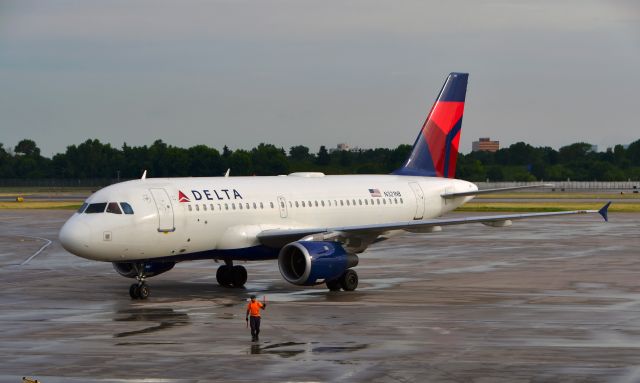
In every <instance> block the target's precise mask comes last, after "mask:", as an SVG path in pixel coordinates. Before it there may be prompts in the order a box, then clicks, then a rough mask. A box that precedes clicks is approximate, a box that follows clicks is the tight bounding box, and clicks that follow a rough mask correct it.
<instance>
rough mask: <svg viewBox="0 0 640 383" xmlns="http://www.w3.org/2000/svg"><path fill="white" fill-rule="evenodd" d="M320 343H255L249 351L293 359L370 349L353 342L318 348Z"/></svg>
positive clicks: (253, 353) (366, 345)
mask: <svg viewBox="0 0 640 383" xmlns="http://www.w3.org/2000/svg"><path fill="white" fill-rule="evenodd" d="M319 343H320V342H309V343H303V342H284V343H275V344H270V345H266V346H263V345H260V344H257V343H254V344H252V345H251V348H250V350H249V352H250V354H252V355H257V354H261V355H262V354H264V355H277V356H280V357H282V358H291V357H294V356H296V355H300V354H304V353H306V354H325V353H341V352H354V351H359V350H364V349H366V348H368V347H369V345H368V344H352V342H348V343H349V345H347V346H343V345H333V346H332V345H327V346H318V344H319Z"/></svg>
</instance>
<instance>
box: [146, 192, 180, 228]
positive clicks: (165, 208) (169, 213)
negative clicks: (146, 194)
mask: <svg viewBox="0 0 640 383" xmlns="http://www.w3.org/2000/svg"><path fill="white" fill-rule="evenodd" d="M149 191H150V192H151V195H152V196H153V201H154V202H155V203H156V209H158V231H159V232H163V233H167V232H171V231H175V230H176V227H175V225H174V224H173V206H172V205H171V199H170V198H169V194H168V193H167V191H166V190H164V189H149Z"/></svg>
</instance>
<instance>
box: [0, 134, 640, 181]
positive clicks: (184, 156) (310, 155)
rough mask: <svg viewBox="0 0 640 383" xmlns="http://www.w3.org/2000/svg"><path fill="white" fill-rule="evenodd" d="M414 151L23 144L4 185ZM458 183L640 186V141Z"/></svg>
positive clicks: (251, 168)
mask: <svg viewBox="0 0 640 383" xmlns="http://www.w3.org/2000/svg"><path fill="white" fill-rule="evenodd" d="M410 152H411V145H400V146H398V147H397V148H395V149H387V148H377V149H365V150H357V151H329V150H327V148H326V147H325V146H321V147H320V149H319V150H318V152H317V153H314V152H311V151H310V149H309V148H308V147H306V146H302V145H298V146H293V147H291V148H289V150H288V151H286V150H285V149H284V148H279V147H276V146H275V145H272V144H264V143H262V144H260V145H258V146H257V147H254V148H253V149H251V150H244V149H236V150H231V149H229V148H228V147H227V146H225V147H224V148H223V149H222V152H220V151H218V150H217V149H214V148H211V147H209V146H206V145H196V146H192V147H190V148H180V147H177V146H172V145H168V144H167V143H165V142H163V141H162V140H156V141H155V142H154V143H153V144H151V145H150V146H147V145H144V146H129V145H127V144H126V143H125V144H124V145H123V146H122V148H115V147H112V146H111V145H110V144H108V143H102V142H100V141H99V140H96V139H89V140H87V141H85V142H83V143H81V144H79V145H71V146H68V147H67V149H66V151H65V152H64V153H58V154H55V155H54V156H52V157H51V158H47V157H44V156H42V155H41V153H40V148H38V146H37V144H36V143H35V142H34V141H33V140H29V139H24V140H22V141H20V142H19V143H18V144H17V145H16V146H15V147H14V148H13V150H11V149H7V148H5V147H4V145H3V144H2V143H0V178H5V179H46V178H59V179H91V178H109V179H132V178H139V177H140V175H141V174H142V172H143V171H144V170H147V172H148V174H149V176H150V177H180V176H185V177H189V176H193V177H198V176H221V175H223V174H224V173H225V171H226V170H227V169H231V174H232V175H233V176H246V175H278V174H287V173H291V172H296V171H318V172H324V173H326V174H351V173H355V174H386V173H390V172H391V171H393V170H395V169H397V168H399V167H400V166H402V164H403V162H404V161H405V160H406V158H407V157H408V155H409V153H410ZM456 177H457V178H462V179H466V180H469V181H486V180H490V181H540V180H544V181H564V180H567V179H569V180H572V181H594V180H596V181H626V180H629V179H631V180H640V140H637V141H634V142H633V143H631V144H630V145H628V146H626V147H625V146H623V145H616V146H615V147H614V148H611V149H607V150H606V151H604V152H595V151H593V150H592V145H590V144H588V143H583V142H580V143H575V144H571V145H568V146H563V147H561V148H560V149H559V150H555V149H553V148H550V147H533V146H531V145H529V144H526V143H524V142H518V143H515V144H513V145H511V146H509V147H508V148H503V149H500V150H498V151H497V152H495V153H490V152H471V153H469V154H460V155H459V156H458V163H457V171H456Z"/></svg>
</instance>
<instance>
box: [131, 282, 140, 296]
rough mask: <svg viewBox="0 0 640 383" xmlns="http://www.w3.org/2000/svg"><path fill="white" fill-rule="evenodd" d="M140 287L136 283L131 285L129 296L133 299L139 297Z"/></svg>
mask: <svg viewBox="0 0 640 383" xmlns="http://www.w3.org/2000/svg"><path fill="white" fill-rule="evenodd" d="M139 290H140V289H139V288H138V284H137V283H134V284H132V285H131V286H130V287H129V296H130V297H131V299H138V292H139Z"/></svg>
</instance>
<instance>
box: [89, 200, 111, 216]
mask: <svg viewBox="0 0 640 383" xmlns="http://www.w3.org/2000/svg"><path fill="white" fill-rule="evenodd" d="M106 207H107V203H106V202H104V203H92V204H90V205H89V206H88V207H87V210H85V211H84V212H85V213H87V214H92V213H104V209H105V208H106Z"/></svg>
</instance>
